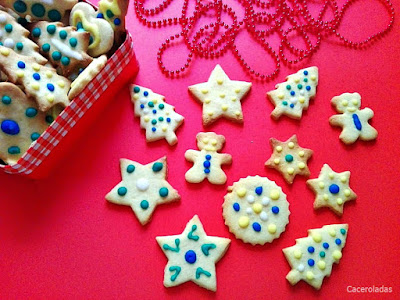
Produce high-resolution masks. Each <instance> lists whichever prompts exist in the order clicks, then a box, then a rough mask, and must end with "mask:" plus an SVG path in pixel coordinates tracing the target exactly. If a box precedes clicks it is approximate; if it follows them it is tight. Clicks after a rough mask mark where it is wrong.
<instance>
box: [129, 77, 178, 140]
mask: <svg viewBox="0 0 400 300" xmlns="http://www.w3.org/2000/svg"><path fill="white" fill-rule="evenodd" d="M130 88H131V98H132V102H133V105H134V107H135V115H136V116H138V117H140V127H142V128H143V129H145V130H146V140H147V141H148V142H153V141H158V140H160V139H166V141H167V142H168V144H170V145H174V144H176V143H177V142H178V138H177V137H176V134H175V131H176V129H177V128H178V127H179V126H180V125H181V124H182V123H183V120H184V117H183V116H181V115H180V114H178V113H176V112H175V108H174V107H173V106H172V105H170V104H168V103H166V102H165V101H164V99H165V98H164V96H162V95H159V94H156V93H154V92H153V91H152V90H150V89H148V88H145V87H142V86H138V85H132V86H131V87H130Z"/></svg>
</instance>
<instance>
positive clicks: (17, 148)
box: [8, 146, 21, 154]
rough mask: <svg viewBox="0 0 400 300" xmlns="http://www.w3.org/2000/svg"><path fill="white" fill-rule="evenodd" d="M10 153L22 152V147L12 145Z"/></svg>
mask: <svg viewBox="0 0 400 300" xmlns="http://www.w3.org/2000/svg"><path fill="white" fill-rule="evenodd" d="M8 153H9V154H20V153H21V149H19V147H18V146H11V147H10V148H8Z"/></svg>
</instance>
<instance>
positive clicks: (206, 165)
mask: <svg viewBox="0 0 400 300" xmlns="http://www.w3.org/2000/svg"><path fill="white" fill-rule="evenodd" d="M203 166H204V168H209V167H210V166H211V163H210V162H209V161H208V160H206V161H205V162H203Z"/></svg>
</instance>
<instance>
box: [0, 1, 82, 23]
mask: <svg viewBox="0 0 400 300" xmlns="http://www.w3.org/2000/svg"><path fill="white" fill-rule="evenodd" d="M3 2H4V3H3ZM77 2H78V0H42V1H40V0H5V1H2V2H1V3H2V5H4V6H5V7H8V8H11V9H13V10H14V11H15V12H16V13H17V14H18V15H19V16H21V17H23V18H25V17H26V16H27V15H29V16H31V17H32V20H38V21H41V20H45V21H51V22H57V21H61V19H62V18H63V17H64V15H65V13H66V12H67V11H68V10H71V9H72V7H73V6H74V5H75V4H76V3H77Z"/></svg>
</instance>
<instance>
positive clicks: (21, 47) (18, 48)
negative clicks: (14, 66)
mask: <svg viewBox="0 0 400 300" xmlns="http://www.w3.org/2000/svg"><path fill="white" fill-rule="evenodd" d="M15 47H16V48H17V50H19V51H21V50H22V49H24V44H22V43H16V44H15Z"/></svg>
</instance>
